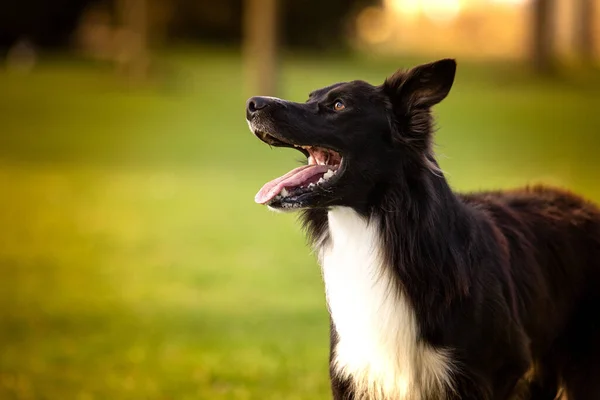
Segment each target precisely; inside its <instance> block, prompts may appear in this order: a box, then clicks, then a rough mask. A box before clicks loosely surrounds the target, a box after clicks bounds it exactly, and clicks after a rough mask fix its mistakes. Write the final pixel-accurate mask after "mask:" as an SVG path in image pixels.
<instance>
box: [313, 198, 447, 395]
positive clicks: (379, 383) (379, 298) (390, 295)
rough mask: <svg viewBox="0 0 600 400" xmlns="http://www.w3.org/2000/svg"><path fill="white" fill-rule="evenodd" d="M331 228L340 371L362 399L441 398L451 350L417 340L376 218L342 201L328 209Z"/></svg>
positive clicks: (328, 268)
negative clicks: (386, 260)
mask: <svg viewBox="0 0 600 400" xmlns="http://www.w3.org/2000/svg"><path fill="white" fill-rule="evenodd" d="M329 233H330V239H329V240H328V241H327V242H326V243H324V244H323V246H322V247H321V248H320V249H319V258H320V262H321V266H322V270H323V279H324V281H325V288H326V294H327V302H328V305H329V310H330V313H331V316H332V319H333V322H334V325H335V328H336V331H337V333H338V338H339V341H338V344H337V346H336V348H335V353H334V360H333V363H334V366H335V370H336V372H337V373H338V374H339V375H340V376H341V377H344V378H348V379H350V380H351V381H352V383H353V385H354V388H355V390H356V392H357V399H373V400H375V399H377V400H388V399H394V400H395V399H406V400H419V399H422V398H424V397H426V395H436V394H437V395H439V397H440V398H443V393H444V392H445V391H446V390H449V389H450V388H451V377H450V372H451V371H450V367H451V363H450V358H449V356H448V353H447V352H445V351H441V350H434V349H433V348H431V347H430V346H428V345H426V344H425V343H423V342H422V341H420V340H419V338H418V332H417V322H416V316H415V313H414V310H413V309H412V307H411V306H410V304H409V303H408V302H407V301H406V300H405V299H404V297H403V295H402V294H401V293H398V290H396V289H395V288H394V287H393V285H392V280H391V276H390V272H389V270H388V269H386V268H384V267H383V261H382V257H381V254H380V252H381V245H380V243H381V240H380V234H379V231H378V227H377V226H376V224H375V222H374V221H368V220H366V219H364V218H362V217H361V216H360V215H358V214H357V213H356V212H355V211H354V210H352V209H350V208H345V207H338V208H334V209H333V210H331V211H330V212H329ZM436 397H437V396H436Z"/></svg>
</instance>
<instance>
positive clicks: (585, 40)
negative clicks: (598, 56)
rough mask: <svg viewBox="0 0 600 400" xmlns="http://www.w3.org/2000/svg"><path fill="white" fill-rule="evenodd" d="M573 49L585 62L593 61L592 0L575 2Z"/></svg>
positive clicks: (593, 11)
mask: <svg viewBox="0 0 600 400" xmlns="http://www.w3.org/2000/svg"><path fill="white" fill-rule="evenodd" d="M575 6H576V8H577V9H576V11H575V24H574V28H575V35H574V38H575V49H576V51H577V54H578V55H579V56H580V57H581V60H582V61H583V62H584V63H585V64H588V65H589V64H591V63H592V62H593V61H594V16H595V14H594V13H595V10H594V1H593V0H577V1H576V2H575Z"/></svg>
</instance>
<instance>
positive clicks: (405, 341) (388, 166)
mask: <svg viewBox="0 0 600 400" xmlns="http://www.w3.org/2000/svg"><path fill="white" fill-rule="evenodd" d="M455 71H456V63H455V61H454V60H440V61H438V62H435V63H431V64H426V65H421V66H418V67H416V68H413V69H411V70H408V71H399V72H397V73H395V74H394V75H393V76H391V77H389V78H388V79H387V80H386V81H385V82H384V83H383V84H382V85H380V86H372V85H370V84H368V83H366V82H363V81H353V82H349V83H338V84H335V85H332V86H329V87H326V88H323V89H319V90H316V91H314V92H312V93H311V94H310V96H309V99H308V100H307V101H306V102H305V103H294V102H290V101H285V100H281V99H277V98H271V97H253V98H251V99H249V100H248V102H247V109H246V118H247V120H248V122H249V125H250V128H251V130H252V131H253V132H254V134H255V135H256V136H257V137H258V138H259V139H260V140H262V141H264V142H266V143H267V144H269V145H271V146H279V147H291V148H296V149H298V150H299V151H300V152H302V153H303V154H304V155H305V156H306V157H307V159H308V162H307V165H304V166H301V167H299V168H296V169H294V170H292V171H290V172H289V173H287V174H286V175H284V176H282V177H280V178H277V179H275V180H273V181H271V182H269V183H267V184H266V185H265V186H264V187H263V188H262V189H261V190H260V191H259V193H258V194H257V195H256V199H255V200H256V202H258V203H260V204H265V205H268V206H269V207H270V208H272V209H276V210H301V212H302V218H303V220H304V223H305V226H306V229H307V232H308V234H309V236H310V238H311V240H312V245H313V246H314V248H315V250H316V252H317V254H318V258H319V262H320V264H321V267H322V273H323V278H324V281H325V288H326V295H327V303H328V308H329V312H330V316H331V354H330V372H331V382H332V391H333V397H334V398H335V399H348V400H349V399H353V400H359V399H377V400H384V399H385V400H396V399H407V400H429V399H477V400H486V399H490V400H491V399H494V400H496V399H498V400H500V399H512V398H523V399H537V400H539V399H547V400H552V399H554V398H555V397H557V396H560V393H561V392H562V393H566V394H567V396H568V399H569V400H582V399H592V400H593V399H600V210H599V209H598V208H596V206H594V205H593V204H591V203H588V202H586V201H585V200H583V199H581V198H580V197H577V196H575V195H573V194H570V193H567V192H565V191H560V190H556V189H550V188H543V187H533V188H525V189H521V190H515V191H498V192H486V193H477V194H466V195H463V194H457V193H455V192H453V191H452V189H451V188H450V187H449V185H448V183H447V181H446V179H445V178H444V176H443V174H442V172H441V171H440V169H439V168H438V164H437V162H436V160H435V158H434V154H433V151H432V117H431V113H430V108H431V107H432V106H433V105H435V104H437V103H438V102H440V101H441V100H442V99H444V98H445V97H446V95H447V94H448V92H449V91H450V88H451V86H452V84H453V81H454V75H455Z"/></svg>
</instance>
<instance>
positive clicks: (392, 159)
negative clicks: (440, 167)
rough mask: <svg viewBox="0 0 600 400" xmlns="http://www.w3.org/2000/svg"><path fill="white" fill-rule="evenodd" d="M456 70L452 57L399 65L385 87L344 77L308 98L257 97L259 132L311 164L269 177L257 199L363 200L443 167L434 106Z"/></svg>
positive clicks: (274, 202)
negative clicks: (435, 151) (435, 148)
mask: <svg viewBox="0 0 600 400" xmlns="http://www.w3.org/2000/svg"><path fill="white" fill-rule="evenodd" d="M455 72H456V63H455V61H454V60H449V59H445V60H440V61H437V62H434V63H431V64H425V65H420V66H418V67H415V68H413V69H411V70H408V71H398V72H396V73H395V74H394V75H392V76H391V77H389V78H388V79H386V80H385V82H384V83H383V84H382V85H379V86H373V85H370V84H368V83H366V82H363V81H353V82H347V83H337V84H334V85H331V86H328V87H325V88H323V89H319V90H316V91H314V92H312V93H311V94H310V95H309V98H308V100H307V101H306V102H305V103H294V102H291V101H286V100H282V99H278V98H273V97H252V98H250V99H249V100H248V102H247V104H246V119H247V120H248V124H249V126H250V129H251V130H252V132H253V133H254V134H255V135H256V136H257V137H258V138H259V139H260V140H262V141H263V142H265V143H267V144H269V145H271V146H276V147H290V148H295V149H297V150H298V151H300V152H301V153H303V154H304V155H305V156H306V157H307V165H304V166H301V167H299V168H296V169H294V170H292V171H290V172H289V173H287V174H286V175H283V176H282V177H279V178H277V179H275V180H273V181H271V182H268V183H267V184H265V185H264V186H263V188H262V189H261V190H260V191H259V192H258V194H257V195H256V198H255V200H256V202H257V203H260V204H266V205H268V206H270V207H271V208H274V209H288V210H293V209H303V208H321V207H329V206H350V207H363V206H364V205H366V204H367V203H368V202H369V201H372V200H373V199H374V198H375V197H377V196H378V195H380V192H381V190H383V186H384V183H385V182H389V181H390V179H391V178H400V179H402V178H403V176H404V177H406V175H407V174H415V173H418V171H423V170H426V169H429V170H431V169H435V167H436V164H435V160H434V159H433V156H432V153H431V135H432V132H431V131H432V123H431V114H430V108H431V107H432V106H433V105H435V104H437V103H439V102H440V101H441V100H443V99H444V98H445V97H446V95H447V94H448V92H449V91H450V88H451V87H452V83H453V82H454V75H455ZM413 179H414V176H413Z"/></svg>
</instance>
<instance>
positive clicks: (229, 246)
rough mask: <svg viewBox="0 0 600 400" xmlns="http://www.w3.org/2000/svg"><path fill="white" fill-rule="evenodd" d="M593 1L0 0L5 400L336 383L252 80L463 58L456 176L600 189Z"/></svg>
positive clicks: (289, 395)
mask: <svg viewBox="0 0 600 400" xmlns="http://www.w3.org/2000/svg"><path fill="white" fill-rule="evenodd" d="M599 35H600V1H598V0H385V1H381V0H352V1H350V0H329V1H320V0H303V1H293V0H244V1H242V0H221V1H208V0H101V1H91V0H53V1H46V0H20V1H9V0H5V1H2V2H0V226H1V230H0V399H78V400H92V399H115V400H118V399H164V400H167V399H179V400H183V399H210V400H221V399H261V400H266V399H278V400H280V399H289V400H292V399H327V398H328V397H329V389H328V377H327V353H328V330H327V329H328V327H327V326H328V317H327V312H326V308H325V300H324V295H323V288H322V284H321V280H320V272H319V268H318V266H317V264H316V262H315V260H314V258H313V257H312V255H311V254H310V251H309V249H308V248H307V247H306V246H305V242H304V236H303V234H302V232H301V231H300V228H299V226H298V224H297V223H296V221H295V218H294V216H292V215H278V214H277V215H276V214H273V213H269V212H268V211H267V210H266V209H264V208H263V207H260V206H258V205H255V204H254V202H253V196H254V194H255V192H256V191H257V190H258V189H259V188H260V187H261V185H262V184H263V183H264V182H266V181H267V180H270V179H272V178H274V177H275V176H278V175H281V174H283V173H284V172H286V171H287V170H289V169H290V168H292V167H294V166H296V165H297V162H298V154H297V153H296V152H294V151H288V150H277V151H271V150H270V149H269V148H268V147H267V146H264V145H262V144H261V143H260V142H259V141H258V140H256V139H255V138H254V137H253V135H252V134H251V133H250V132H249V131H248V128H247V126H246V122H245V113H244V103H245V100H246V98H247V97H249V96H250V95H277V96H280V97H285V98H289V99H293V100H296V101H304V100H305V99H306V97H307V94H308V93H309V92H310V91H311V90H313V89H315V88H318V87H322V86H325V85H328V84H330V83H333V82H337V81H342V80H351V79H364V80H367V81H370V82H372V83H374V84H377V83H380V82H382V81H383V79H384V78H385V77H386V76H387V75H389V74H391V73H393V72H394V71H395V70H396V69H397V68H401V67H402V68H406V67H410V66H413V65H415V64H417V63H420V62H426V61H432V60H434V59H437V58H442V57H453V58H457V59H458V63H459V69H458V74H457V78H456V82H455V87H454V89H453V90H452V92H451V95H450V96H449V97H448V98H447V99H446V100H445V101H444V102H443V103H442V104H440V105H439V106H437V107H436V110H435V113H436V115H437V117H438V128H439V131H438V133H437V139H436V141H437V154H438V156H439V158H440V163H441V166H442V168H443V169H444V170H445V172H446V174H447V176H448V179H449V180H450V182H451V184H452V185H453V187H454V188H455V189H457V190H465V191H469V190H477V189H498V188H506V187H511V186H516V185H524V184H528V183H538V182H545V183H550V184H555V185H560V186H563V187H566V188H570V189H573V190H577V191H578V192H580V193H582V194H584V195H585V196H587V197H589V198H590V199H594V200H600V185H599V183H598V178H599V176H600V174H599V166H600V158H599V156H598V152H599V150H600V148H599V145H600V136H599V135H600V73H599V70H598V68H597V67H598V61H599V54H600V39H599Z"/></svg>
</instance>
